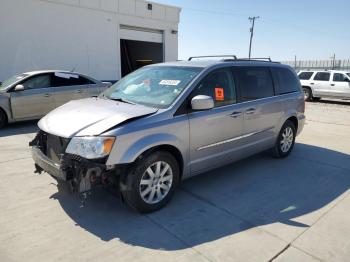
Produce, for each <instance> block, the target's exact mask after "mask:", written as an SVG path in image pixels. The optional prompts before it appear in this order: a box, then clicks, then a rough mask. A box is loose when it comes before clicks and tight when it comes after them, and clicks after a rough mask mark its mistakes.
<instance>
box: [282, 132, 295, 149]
mask: <svg viewBox="0 0 350 262" xmlns="http://www.w3.org/2000/svg"><path fill="white" fill-rule="evenodd" d="M293 139H294V134H293V129H292V128H291V127H289V126H288V127H286V129H284V131H283V133H282V140H281V142H280V144H281V150H282V152H283V153H286V152H288V150H289V149H290V148H291V146H292V144H293Z"/></svg>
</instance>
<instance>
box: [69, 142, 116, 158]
mask: <svg viewBox="0 0 350 262" xmlns="http://www.w3.org/2000/svg"><path fill="white" fill-rule="evenodd" d="M114 141H115V137H73V138H72V139H71V141H70V142H69V144H68V147H67V149H66V153H69V154H74V155H79V156H81V157H84V158H87V159H95V158H102V157H105V156H107V155H109V153H110V152H111V150H112V147H113V144H114Z"/></svg>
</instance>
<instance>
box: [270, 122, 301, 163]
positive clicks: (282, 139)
mask: <svg viewBox="0 0 350 262" xmlns="http://www.w3.org/2000/svg"><path fill="white" fill-rule="evenodd" d="M295 136H296V128H295V126H294V124H293V122H292V121H290V120H287V121H286V122H285V123H284V125H283V126H282V128H281V131H280V132H279V134H278V138H277V141H276V144H275V146H274V148H273V149H272V153H273V155H274V157H276V158H285V157H287V156H288V155H289V154H290V152H292V150H293V147H294V144H295Z"/></svg>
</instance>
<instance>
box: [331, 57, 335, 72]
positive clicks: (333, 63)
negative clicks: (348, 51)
mask: <svg viewBox="0 0 350 262" xmlns="http://www.w3.org/2000/svg"><path fill="white" fill-rule="evenodd" d="M331 59H332V69H334V68H335V54H333V56H331Z"/></svg>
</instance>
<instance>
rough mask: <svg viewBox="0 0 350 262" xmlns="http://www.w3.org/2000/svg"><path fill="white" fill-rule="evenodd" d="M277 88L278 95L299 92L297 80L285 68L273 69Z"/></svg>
mask: <svg viewBox="0 0 350 262" xmlns="http://www.w3.org/2000/svg"><path fill="white" fill-rule="evenodd" d="M273 71H274V72H275V74H276V76H277V79H278V86H279V94H287V93H291V92H296V91H298V90H299V80H298V79H297V78H296V77H295V75H294V74H293V73H292V72H291V71H290V70H289V69H287V68H273Z"/></svg>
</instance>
